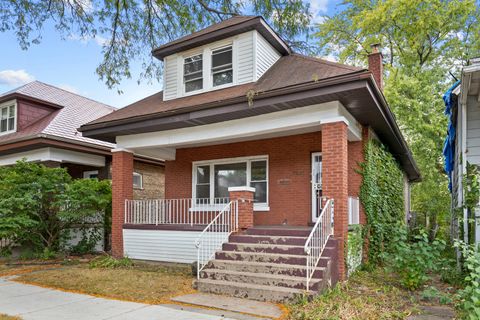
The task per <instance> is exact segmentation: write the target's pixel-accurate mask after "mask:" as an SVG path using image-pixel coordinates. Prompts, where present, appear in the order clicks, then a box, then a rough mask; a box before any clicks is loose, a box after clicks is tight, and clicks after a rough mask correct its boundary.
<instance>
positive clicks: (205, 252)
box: [195, 200, 238, 279]
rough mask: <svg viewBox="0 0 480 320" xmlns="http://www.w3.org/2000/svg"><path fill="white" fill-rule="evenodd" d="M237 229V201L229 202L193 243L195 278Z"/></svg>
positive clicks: (198, 276)
mask: <svg viewBox="0 0 480 320" xmlns="http://www.w3.org/2000/svg"><path fill="white" fill-rule="evenodd" d="M237 229H238V201H237V200H234V201H230V202H229V203H228V204H227V205H226V206H225V207H224V208H223V210H222V211H220V213H219V214H218V215H217V216H216V217H215V218H214V219H213V220H212V222H210V224H209V225H208V226H207V227H206V228H205V229H204V230H203V231H202V233H201V234H200V235H199V236H198V238H197V240H196V241H195V246H196V247H197V278H198V279H199V278H200V271H202V269H203V268H204V267H205V266H206V265H207V263H208V261H210V260H211V259H212V258H213V257H214V256H215V252H216V251H218V250H220V249H221V247H222V245H223V244H224V243H225V242H227V241H228V237H229V236H230V234H231V233H232V232H236V231H237Z"/></svg>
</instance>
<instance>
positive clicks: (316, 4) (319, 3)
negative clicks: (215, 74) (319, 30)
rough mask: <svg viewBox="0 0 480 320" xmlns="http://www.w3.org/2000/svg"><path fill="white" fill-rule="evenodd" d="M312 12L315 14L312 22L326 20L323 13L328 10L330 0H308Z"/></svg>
mask: <svg viewBox="0 0 480 320" xmlns="http://www.w3.org/2000/svg"><path fill="white" fill-rule="evenodd" d="M308 3H309V4H310V12H311V13H312V15H313V19H312V23H321V22H323V20H324V17H323V16H322V15H323V14H325V13H327V11H328V0H308Z"/></svg>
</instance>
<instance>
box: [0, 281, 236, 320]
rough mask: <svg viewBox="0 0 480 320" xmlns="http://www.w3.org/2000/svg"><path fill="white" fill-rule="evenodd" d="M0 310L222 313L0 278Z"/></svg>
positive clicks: (43, 315) (183, 317)
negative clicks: (69, 290)
mask: <svg viewBox="0 0 480 320" xmlns="http://www.w3.org/2000/svg"><path fill="white" fill-rule="evenodd" d="M0 313H4V314H8V315H12V316H13V315H16V316H20V317H21V318H22V319H24V320H43V319H46V320H47V319H48V320H52V319H58V320H62V319H65V320H67V319H68V320H76V319H78V320H90V319H92V320H100V319H114V320H123V319H125V320H127V319H135V320H157V319H158V320H159V319H168V320H173V319H175V320H190V319H198V320H217V319H227V318H225V317H223V316H222V315H212V314H205V313H203V312H202V310H199V311H185V310H179V308H178V306H177V307H175V306H172V307H169V306H156V305H147V304H142V303H134V302H126V301H118V300H109V299H103V298H96V297H93V296H89V295H84V294H76V293H69V292H63V291H58V290H52V289H46V288H41V287H37V286H32V285H26V284H21V283H17V282H13V281H9V280H8V279H7V278H0Z"/></svg>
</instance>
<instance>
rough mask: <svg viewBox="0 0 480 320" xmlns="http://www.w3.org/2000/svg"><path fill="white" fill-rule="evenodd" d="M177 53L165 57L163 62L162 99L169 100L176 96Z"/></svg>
mask: <svg viewBox="0 0 480 320" xmlns="http://www.w3.org/2000/svg"><path fill="white" fill-rule="evenodd" d="M177 62H178V59H177V55H176V54H174V55H171V56H168V57H165V59H164V62H163V68H164V71H163V99H164V100H170V99H175V98H176V97H177V88H178V80H179V79H178V72H177V67H178V66H177Z"/></svg>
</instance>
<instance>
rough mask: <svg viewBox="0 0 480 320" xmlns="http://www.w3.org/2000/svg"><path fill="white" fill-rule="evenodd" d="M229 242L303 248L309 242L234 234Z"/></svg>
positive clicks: (281, 237)
mask: <svg viewBox="0 0 480 320" xmlns="http://www.w3.org/2000/svg"><path fill="white" fill-rule="evenodd" d="M229 241H230V242H234V243H261V244H279V245H291V246H303V245H305V242H306V241H307V237H292V236H265V235H263V236H262V235H250V234H234V235H231V236H230V239H229Z"/></svg>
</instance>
